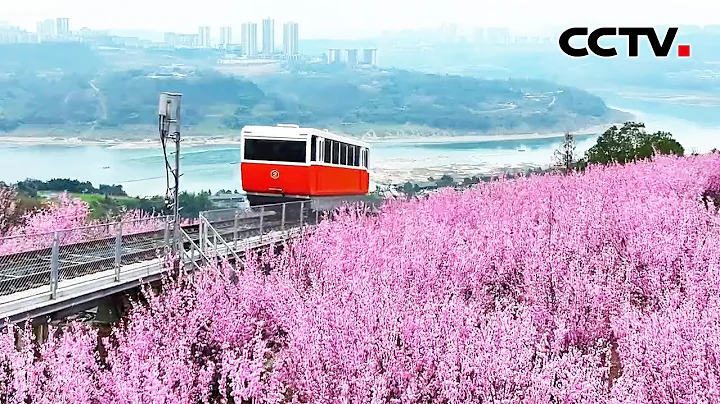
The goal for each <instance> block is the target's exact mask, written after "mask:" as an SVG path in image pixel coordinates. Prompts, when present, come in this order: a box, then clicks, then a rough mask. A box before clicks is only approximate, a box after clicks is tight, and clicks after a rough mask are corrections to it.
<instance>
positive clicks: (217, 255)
mask: <svg viewBox="0 0 720 404" xmlns="http://www.w3.org/2000/svg"><path fill="white" fill-rule="evenodd" d="M213 251H215V258H217V257H219V256H220V254H218V242H217V234H215V232H213Z"/></svg>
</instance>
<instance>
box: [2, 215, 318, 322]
mask: <svg viewBox="0 0 720 404" xmlns="http://www.w3.org/2000/svg"><path fill="white" fill-rule="evenodd" d="M319 219H320V214H319V212H318V211H313V210H312V209H311V207H310V204H309V203H305V202H303V203H288V204H281V205H273V206H262V207H256V208H252V209H251V210H250V211H246V210H236V209H222V210H216V211H208V212H202V213H201V215H200V222H199V224H195V225H189V226H184V228H183V231H182V232H181V233H182V235H181V240H180V243H179V244H180V246H181V247H182V251H183V252H184V253H187V254H190V252H192V254H193V256H192V259H191V257H190V256H189V255H185V256H184V257H183V258H184V259H185V265H186V267H188V266H189V267H196V266H197V265H198V264H199V263H200V262H201V261H202V259H204V258H209V259H212V256H216V255H217V254H220V255H233V254H238V253H241V252H244V251H246V250H247V249H253V248H258V247H261V246H266V245H269V244H272V243H276V242H279V241H281V240H285V239H287V238H288V237H292V236H293V235H295V234H297V231H298V230H299V229H300V228H302V227H303V226H308V225H314V224H317V222H318V220H319ZM154 220H157V219H154ZM116 225H117V223H113V224H105V225H102V226H106V227H107V228H106V229H100V230H102V231H98V229H94V228H83V229H70V230H67V231H65V230H63V231H58V232H54V233H48V234H43V235H29V236H25V237H26V238H27V239H25V240H21V241H24V242H25V244H23V243H17V242H16V241H17V240H16V239H13V238H5V239H0V246H2V245H3V242H4V243H6V244H5V247H7V246H8V245H9V246H10V247H13V246H15V247H18V246H22V245H30V246H37V247H36V249H32V248H31V251H21V252H16V253H11V254H9V255H7V254H6V255H2V256H0V319H4V318H9V319H10V320H11V321H22V320H24V319H25V318H36V317H40V316H44V315H48V314H51V313H56V312H59V311H64V310H67V309H72V308H77V307H78V306H79V305H83V304H86V303H89V302H95V301H97V300H98V299H100V298H103V297H106V296H109V295H113V294H115V293H118V292H122V291H124V290H128V289H131V288H134V287H136V286H138V285H139V284H141V283H143V282H152V281H154V280H157V279H160V278H161V277H162V275H163V273H164V272H165V269H164V262H163V260H164V258H163V257H164V255H165V252H166V251H167V249H168V248H169V246H170V245H174V244H175V243H173V242H172V240H170V239H169V236H170V238H171V237H172V235H169V230H168V229H167V228H165V227H164V226H163V228H162V229H157V230H155V229H151V230H150V231H143V232H136V233H135V234H132V233H131V234H125V233H124V232H122V228H123V226H124V224H123V226H117V230H116V229H115V228H112V229H110V227H111V226H116ZM70 232H75V233H74V234H69V236H70V237H66V238H65V239H63V236H68V233H70ZM78 232H80V233H78ZM170 233H171V232H170ZM58 234H60V236H59V235H58ZM97 234H103V235H104V236H102V237H88V236H92V235H97ZM78 235H79V236H82V237H76V236H78ZM38 236H41V237H42V239H41V240H34V239H31V238H32V237H38ZM61 239H63V240H61ZM71 239H78V240H80V241H78V242H71V243H69V242H67V241H68V240H71ZM83 240H85V241H83ZM49 244H50V245H51V246H50V247H48V245H49ZM11 250H12V248H11ZM25 250H27V248H25ZM200 251H203V252H204V254H205V257H203V254H201V253H200Z"/></svg>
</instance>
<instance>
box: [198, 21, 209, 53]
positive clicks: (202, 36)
mask: <svg viewBox="0 0 720 404" xmlns="http://www.w3.org/2000/svg"><path fill="white" fill-rule="evenodd" d="M197 46H199V47H201V48H209V47H210V46H211V40H210V27H207V26H205V27H198V43H197Z"/></svg>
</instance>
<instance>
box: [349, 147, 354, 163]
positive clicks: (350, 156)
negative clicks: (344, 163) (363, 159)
mask: <svg viewBox="0 0 720 404" xmlns="http://www.w3.org/2000/svg"><path fill="white" fill-rule="evenodd" d="M348 165H349V166H354V165H355V146H348Z"/></svg>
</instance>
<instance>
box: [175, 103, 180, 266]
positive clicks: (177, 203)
mask: <svg viewBox="0 0 720 404" xmlns="http://www.w3.org/2000/svg"><path fill="white" fill-rule="evenodd" d="M177 120H178V126H177V132H175V189H174V190H173V199H174V201H175V206H173V219H174V222H175V226H174V227H173V240H174V241H175V252H176V253H178V252H179V251H181V250H182V240H180V199H179V194H180V125H179V123H180V117H179V116H178V119H177Z"/></svg>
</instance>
